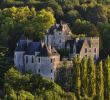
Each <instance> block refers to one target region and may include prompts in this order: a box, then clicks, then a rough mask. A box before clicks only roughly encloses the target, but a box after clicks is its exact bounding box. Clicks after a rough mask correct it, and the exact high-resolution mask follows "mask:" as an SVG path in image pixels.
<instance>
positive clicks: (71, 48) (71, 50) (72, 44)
mask: <svg viewBox="0 0 110 100" xmlns="http://www.w3.org/2000/svg"><path fill="white" fill-rule="evenodd" d="M75 43H76V41H75V40H67V42H66V45H67V44H69V45H70V53H73V46H74V44H75Z"/></svg>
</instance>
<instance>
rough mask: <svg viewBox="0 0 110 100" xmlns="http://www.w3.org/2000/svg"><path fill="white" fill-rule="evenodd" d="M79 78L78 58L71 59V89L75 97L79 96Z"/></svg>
mask: <svg viewBox="0 0 110 100" xmlns="http://www.w3.org/2000/svg"><path fill="white" fill-rule="evenodd" d="M80 88H81V79H80V59H79V57H75V58H74V59H73V91H74V93H75V95H76V97H77V98H79V97H80Z"/></svg>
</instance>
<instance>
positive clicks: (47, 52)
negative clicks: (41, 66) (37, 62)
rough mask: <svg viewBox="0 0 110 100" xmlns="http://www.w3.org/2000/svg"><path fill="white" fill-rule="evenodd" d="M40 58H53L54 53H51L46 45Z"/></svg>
mask: <svg viewBox="0 0 110 100" xmlns="http://www.w3.org/2000/svg"><path fill="white" fill-rule="evenodd" d="M38 56H41V57H42V56H43V57H49V56H52V53H51V52H49V50H48V48H47V46H46V45H45V44H44V46H43V47H42V49H41V52H40V54H39V55H38Z"/></svg>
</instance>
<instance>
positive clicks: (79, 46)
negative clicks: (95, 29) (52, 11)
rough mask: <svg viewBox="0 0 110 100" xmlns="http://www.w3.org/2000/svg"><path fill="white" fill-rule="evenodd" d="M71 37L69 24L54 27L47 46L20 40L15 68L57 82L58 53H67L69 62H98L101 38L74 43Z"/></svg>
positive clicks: (45, 41) (90, 38)
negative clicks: (87, 59) (90, 60)
mask: <svg viewBox="0 0 110 100" xmlns="http://www.w3.org/2000/svg"><path fill="white" fill-rule="evenodd" d="M71 34H72V33H71V30H70V29H69V27H68V25H67V24H55V25H54V26H52V27H51V28H50V29H49V31H48V33H47V34H46V35H45V39H44V42H41V41H40V42H33V41H31V40H27V39H22V38H21V39H20V40H19V41H18V43H17V46H16V49H15V53H14V63H15V66H16V67H17V69H19V70H20V71H30V72H32V73H37V74H40V75H41V76H43V77H45V78H48V79H51V80H52V81H54V80H55V77H56V72H57V68H59V67H61V65H60V62H61V61H60V54H59V53H58V52H57V50H58V49H66V50H67V51H68V55H69V56H68V57H69V58H73V57H74V56H77V55H78V56H79V57H80V59H82V58H83V57H84V56H86V57H87V58H89V57H90V56H93V57H94V59H95V60H98V58H99V37H85V38H75V39H72V37H71Z"/></svg>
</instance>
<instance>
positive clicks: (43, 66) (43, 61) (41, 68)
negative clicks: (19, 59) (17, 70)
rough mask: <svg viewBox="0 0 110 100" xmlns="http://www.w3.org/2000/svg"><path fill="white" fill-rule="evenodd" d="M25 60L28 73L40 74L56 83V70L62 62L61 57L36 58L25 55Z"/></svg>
mask: <svg viewBox="0 0 110 100" xmlns="http://www.w3.org/2000/svg"><path fill="white" fill-rule="evenodd" d="M26 57H27V58H28V62H26V59H27V58H26ZM32 57H33V58H34V61H33V62H32ZM39 59H40V61H39ZM24 60H25V70H26V71H30V72H33V73H38V74H40V75H41V76H43V77H45V78H48V79H51V80H53V81H54V78H55V76H54V75H55V70H56V67H57V66H58V63H59V61H60V56H52V57H35V56H32V55H25V56H24Z"/></svg>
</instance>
